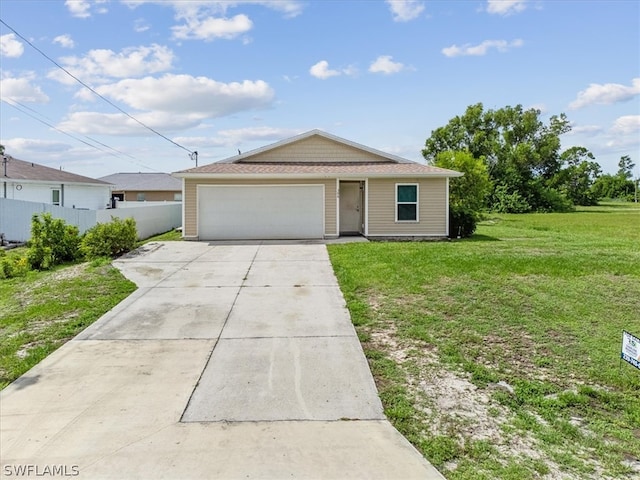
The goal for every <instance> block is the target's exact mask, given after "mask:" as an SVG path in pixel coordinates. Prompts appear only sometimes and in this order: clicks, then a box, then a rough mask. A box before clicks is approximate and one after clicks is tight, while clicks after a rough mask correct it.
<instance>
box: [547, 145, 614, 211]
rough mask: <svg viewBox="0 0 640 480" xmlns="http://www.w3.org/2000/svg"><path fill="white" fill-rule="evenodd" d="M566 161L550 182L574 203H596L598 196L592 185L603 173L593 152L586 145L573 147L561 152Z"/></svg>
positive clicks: (561, 157)
mask: <svg viewBox="0 0 640 480" xmlns="http://www.w3.org/2000/svg"><path fill="white" fill-rule="evenodd" d="M560 159H561V160H562V161H563V163H564V168H563V169H561V170H560V171H559V172H558V173H557V174H556V175H555V176H554V177H553V179H551V181H550V182H549V184H550V185H551V186H553V187H555V188H557V190H558V191H559V192H561V193H562V194H563V195H565V196H566V197H567V198H568V199H569V200H571V202H572V203H573V204H574V205H596V204H597V203H598V198H597V196H596V195H595V193H594V191H593V189H592V186H593V184H594V182H595V181H596V179H597V178H598V177H599V176H600V174H601V173H602V170H601V168H600V165H599V164H598V163H597V162H596V161H595V157H594V156H593V154H592V153H591V152H590V151H589V150H587V149H586V148H584V147H571V148H568V149H567V150H565V151H564V152H562V153H561V154H560Z"/></svg>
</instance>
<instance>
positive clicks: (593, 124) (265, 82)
mask: <svg viewBox="0 0 640 480" xmlns="http://www.w3.org/2000/svg"><path fill="white" fill-rule="evenodd" d="M0 18H1V19H2V21H3V22H4V23H5V24H2V25H0V54H1V57H0V62H1V64H0V67H1V75H0V82H1V83H0V96H1V99H2V103H0V121H1V123H0V143H1V144H2V145H4V146H5V148H6V152H7V153H8V154H10V155H12V156H14V157H16V158H20V159H23V160H28V161H33V162H36V163H41V164H43V165H49V166H52V167H55V168H59V167H61V168H63V169H65V170H67V171H71V172H74V173H79V174H83V175H88V176H92V177H99V176H103V175H108V174H111V173H115V172H132V171H166V172H172V171H177V170H181V169H185V168H190V167H192V166H194V165H195V164H194V162H193V160H192V159H191V158H190V156H189V151H197V152H198V154H199V155H198V157H199V165H203V164H205V163H210V162H214V161H217V160H221V159H224V158H227V157H229V156H232V155H234V154H236V153H237V151H238V150H241V151H243V152H245V151H248V150H250V149H253V148H257V147H261V146H264V145H267V144H269V143H273V142H275V141H278V140H281V139H283V138H287V137H289V136H292V135H295V134H298V133H302V132H305V131H308V130H311V129H314V128H319V129H322V130H325V131H327V132H329V133H332V134H335V135H338V136H341V137H344V138H347V139H349V140H352V141H355V142H359V143H362V144H365V145H367V146H369V147H373V148H377V149H380V150H383V151H387V152H389V153H393V154H396V155H400V156H402V157H405V158H408V159H411V160H416V161H423V159H422V157H421V154H420V150H421V148H422V146H423V145H424V142H425V140H426V139H427V138H428V137H429V135H430V133H431V131H432V130H434V129H435V128H437V127H440V126H443V125H446V124H447V122H448V121H449V120H450V119H451V118H453V117H454V116H456V115H461V114H463V113H464V111H465V109H466V107H467V106H468V105H471V104H475V103H478V102H482V103H483V104H484V106H485V108H501V107H503V106H506V105H512V106H515V105H518V104H521V105H523V106H524V107H526V108H529V107H534V108H538V109H540V110H541V111H542V112H543V119H544V120H545V121H546V120H547V119H548V117H549V116H550V115H554V114H560V113H563V112H564V113H566V114H567V116H568V118H569V120H570V121H571V123H572V126H573V130H572V132H571V133H570V134H567V135H564V136H563V138H562V143H563V148H568V147H570V146H573V145H582V146H585V147H587V148H589V149H590V150H591V151H592V152H593V154H594V155H595V156H596V160H597V161H598V162H599V163H600V164H601V166H602V167H603V170H604V171H605V172H610V173H615V171H616V170H617V162H618V160H619V158H620V156H622V155H630V156H631V157H632V160H633V161H635V163H636V164H638V165H639V167H637V168H636V172H635V173H636V175H640V2H638V1H636V0H625V1H616V0H607V1H579V0H572V1H556V0H554V1H533V0H504V1H494V0H488V1H487V0H477V1H462V0H457V1H429V0H426V1H409V0H406V1H383V0H376V1H362V0H361V1H331V0H323V1H312V0H311V1H298V0H281V1H268V0H254V1H225V2H221V1H195V0H194V1H187V0H179V1H169V0H163V1H158V0H157V1H146V0H129V1H118V0H96V1H88V0H86V1H85V0H76V1H72V0H67V1H62V0H60V1H54V0H46V1H30V0H2V2H0ZM11 29H13V30H15V32H17V34H16V33H14V32H13V31H12V30H11ZM21 36H22V37H23V38H24V39H23V38H20V37H21ZM25 39H26V41H25ZM27 41H28V42H30V43H31V44H32V45H33V46H35V47H37V48H38V49H39V50H41V52H43V53H44V54H45V55H46V56H48V57H50V58H51V59H52V60H54V61H55V62H56V63H58V64H59V65H60V66H61V67H63V68H64V69H65V70H67V71H68V72H69V73H71V74H72V75H73V76H75V77H76V78H78V79H79V80H81V81H82V82H83V83H84V84H86V85H88V86H90V87H91V88H92V89H93V90H94V91H96V92H97V93H99V94H100V95H101V96H102V97H104V99H106V100H108V101H109V102H111V104H110V103H108V102H107V101H105V100H103V99H101V98H100V97H98V96H96V95H95V94H94V93H92V92H91V91H90V90H89V89H87V88H85V87H84V86H82V85H81V84H80V83H78V82H77V81H76V80H74V79H73V78H71V77H70V76H69V75H67V74H66V73H64V71H63V70H62V69H60V68H58V67H56V66H55V65H54V64H53V63H52V62H51V61H50V60H48V59H47V58H46V57H45V56H43V55H42V54H41V53H39V52H38V51H37V50H36V49H34V48H33V47H32V46H31V45H29V43H28V42H27ZM114 105H115V106H114ZM116 107H117V108H116ZM122 112H126V114H128V115H130V116H127V115H125V114H124V113H122ZM34 117H35V118H34ZM131 117H133V119H132V118H131ZM134 119H135V120H134ZM38 120H40V121H38ZM136 120H137V121H138V122H141V123H143V124H145V125H146V126H147V127H149V128H150V129H153V130H155V132H157V133H154V132H152V131H151V130H149V129H147V128H144V127H142V126H141V125H140V124H139V123H137V122H136ZM42 122H45V123H46V124H43V123H42ZM47 124H48V125H47ZM54 127H55V128H54ZM61 131H62V132H65V133H61ZM158 134H161V135H162V136H160V135H158ZM87 144H89V145H87ZM176 144H177V145H176ZM181 147H183V148H181Z"/></svg>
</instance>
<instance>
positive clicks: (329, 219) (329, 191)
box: [183, 178, 337, 238]
mask: <svg viewBox="0 0 640 480" xmlns="http://www.w3.org/2000/svg"><path fill="white" fill-rule="evenodd" d="M197 185H324V193H325V196H324V202H325V205H324V208H325V210H324V212H325V213H324V222H325V235H337V230H336V180H335V178H332V179H317V180H316V179H286V180H285V179H264V180H262V179H243V178H241V179H229V180H221V179H185V181H184V190H185V191H184V198H183V202H184V226H183V235H184V236H185V237H187V238H189V237H191V238H196V237H197V235H198V207H197V206H198V202H197Z"/></svg>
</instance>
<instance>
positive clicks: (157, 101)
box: [59, 74, 274, 135]
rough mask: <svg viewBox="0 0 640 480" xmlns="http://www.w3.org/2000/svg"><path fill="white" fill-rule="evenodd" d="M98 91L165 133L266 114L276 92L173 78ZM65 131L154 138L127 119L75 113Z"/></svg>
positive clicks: (248, 84) (250, 84) (260, 85)
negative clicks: (258, 111) (253, 113)
mask: <svg viewBox="0 0 640 480" xmlns="http://www.w3.org/2000/svg"><path fill="white" fill-rule="evenodd" d="M95 90H96V91H97V92H98V93H100V95H102V96H104V97H108V98H111V99H114V100H117V101H118V102H121V103H122V104H125V105H126V106H127V107H128V108H129V110H130V113H131V114H132V115H133V116H134V117H135V118H136V119H138V120H139V121H141V122H142V123H144V124H146V125H148V126H150V127H152V128H154V129H158V130H161V131H163V132H176V131H180V130H183V129H185V128H192V127H195V126H198V125H199V124H200V123H201V122H202V121H204V120H206V119H210V118H218V117H222V116H226V115H232V114H234V113H238V112H241V111H246V110H253V109H260V108H266V107H268V106H269V105H270V104H271V103H272V101H273V98H274V92H273V90H272V89H271V87H270V86H269V85H268V84H267V83H266V82H264V81H262V80H256V81H249V80H245V81H243V82H231V83H222V82H217V81H215V80H212V79H210V78H206V77H192V76H190V75H171V74H167V75H164V76H163V77H161V78H154V77H145V78H141V79H127V80H121V81H119V82H117V83H114V84H109V85H101V86H99V87H96V88H95ZM82 95H84V94H82ZM132 109H135V110H137V111H138V113H136V112H134V111H131V110H132ZM59 128H62V129H68V130H70V131H75V132H81V133H85V134H90V133H93V134H96V133H98V134H109V135H141V134H144V135H146V134H148V133H149V132H148V131H146V130H144V129H143V127H141V126H140V125H139V124H138V123H137V122H135V121H134V120H132V119H130V118H128V117H126V116H125V115H123V114H104V113H100V112H86V111H84V112H74V113H73V114H71V115H70V116H69V117H68V118H67V119H65V121H63V122H62V123H61V124H60V125H59Z"/></svg>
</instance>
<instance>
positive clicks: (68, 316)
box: [0, 262, 136, 388]
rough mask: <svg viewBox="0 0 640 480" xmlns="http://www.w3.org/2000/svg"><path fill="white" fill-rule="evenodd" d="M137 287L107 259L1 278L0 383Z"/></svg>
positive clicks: (46, 353)
mask: <svg viewBox="0 0 640 480" xmlns="http://www.w3.org/2000/svg"><path fill="white" fill-rule="evenodd" d="M135 289H136V286H135V284H133V283H132V282H130V281H128V280H127V279H125V278H124V277H123V276H122V274H121V273H120V272H119V271H118V270H117V269H116V268H114V267H112V266H111V265H110V264H109V263H105V262H96V263H94V264H90V263H80V264H76V265H71V266H68V265H67V266H59V267H57V268H55V269H54V270H51V271H45V272H37V271H31V272H28V273H27V275H26V276H22V277H17V278H11V279H4V280H0V388H4V387H5V386H7V385H8V384H9V383H11V382H12V381H14V380H15V379H16V378H18V377H19V376H20V375H22V374H23V373H24V372H26V371H27V370H29V369H30V368H31V367H33V366H34V365H36V364H37V363H38V362H40V360H42V359H43V358H45V357H46V356H47V355H49V354H50V353H51V352H52V351H54V350H55V349H57V348H58V347H60V346H61V345H62V344H63V343H65V342H66V341H68V340H70V339H71V338H73V337H74V336H75V335H77V334H78V333H80V332H81V331H82V330H84V329H85V328H86V327H88V326H89V325H91V324H92V323H93V322H94V321H96V320H97V319H98V318H100V317H101V316H102V315H103V314H104V313H106V312H107V311H109V310H110V309H111V308H113V307H114V306H115V305H117V304H118V303H119V302H120V301H122V300H123V299H124V298H126V297H127V296H128V295H129V294H130V293H131V292H133V291H134V290H135Z"/></svg>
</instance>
